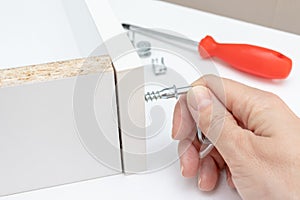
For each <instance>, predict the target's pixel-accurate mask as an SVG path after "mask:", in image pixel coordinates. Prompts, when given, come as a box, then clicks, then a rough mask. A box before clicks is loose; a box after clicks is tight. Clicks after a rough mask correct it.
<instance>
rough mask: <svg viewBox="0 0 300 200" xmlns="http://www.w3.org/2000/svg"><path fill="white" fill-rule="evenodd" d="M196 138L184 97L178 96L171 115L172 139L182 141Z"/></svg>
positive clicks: (193, 122)
mask: <svg viewBox="0 0 300 200" xmlns="http://www.w3.org/2000/svg"><path fill="white" fill-rule="evenodd" d="M195 136H196V124H195V121H194V120H193V118H192V116H191V114H190V112H189V109H188V107H187V99H186V95H182V96H180V98H179V100H178V101H177V103H176V105H175V109H174V113H173V127H172V138H173V139H175V140H183V139H186V138H189V137H191V138H190V139H193V138H194V137H195Z"/></svg>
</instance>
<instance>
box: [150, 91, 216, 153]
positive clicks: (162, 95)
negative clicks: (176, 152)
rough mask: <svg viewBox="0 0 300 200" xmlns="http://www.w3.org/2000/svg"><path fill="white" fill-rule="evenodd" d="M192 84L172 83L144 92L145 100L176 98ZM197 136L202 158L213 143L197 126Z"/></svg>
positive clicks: (184, 92) (211, 147)
mask: <svg viewBox="0 0 300 200" xmlns="http://www.w3.org/2000/svg"><path fill="white" fill-rule="evenodd" d="M192 87H193V86H185V87H178V88H177V87H176V85H173V86H172V87H169V88H164V89H162V90H160V91H152V92H147V93H146V94H145V101H146V102H149V101H154V100H159V99H170V98H176V99H178V98H179V96H180V95H182V94H186V93H187V92H188V91H189V90H190V89H191V88H192ZM197 137H198V139H199V141H200V142H201V143H202V145H201V149H200V152H199V156H200V158H204V157H205V156H207V155H208V154H209V152H210V151H211V150H212V149H213V148H214V146H213V144H212V143H211V142H210V141H209V139H207V138H206V137H205V135H203V134H202V132H201V130H200V129H199V128H198V127H197Z"/></svg>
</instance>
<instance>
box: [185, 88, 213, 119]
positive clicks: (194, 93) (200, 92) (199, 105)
mask: <svg viewBox="0 0 300 200" xmlns="http://www.w3.org/2000/svg"><path fill="white" fill-rule="evenodd" d="M187 103H188V106H189V108H190V112H191V114H192V115H193V117H194V119H195V120H197V118H198V115H199V111H202V110H204V109H205V108H207V107H208V106H209V105H211V103H212V99H211V96H210V94H209V90H208V89H207V88H206V87H203V86H195V87H193V88H192V89H191V90H190V91H189V92H188V94H187Z"/></svg>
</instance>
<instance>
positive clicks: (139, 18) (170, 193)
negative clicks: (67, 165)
mask: <svg viewBox="0 0 300 200" xmlns="http://www.w3.org/2000/svg"><path fill="white" fill-rule="evenodd" d="M111 3H112V6H113V8H114V10H115V11H116V14H117V16H118V17H119V18H120V20H121V21H126V22H130V23H133V24H137V25H142V26H146V27H156V28H164V29H170V30H173V31H176V32H179V33H182V34H184V35H186V36H188V37H190V38H193V39H195V40H200V39H201V38H202V37H204V36H205V35H206V34H210V35H212V36H214V37H215V38H216V39H217V40H218V41H222V42H242V43H251V44H256V45H261V46H265V47H269V48H272V49H276V50H278V51H280V52H282V53H284V54H286V55H288V56H289V57H291V58H292V59H293V62H294V68H293V70H292V73H291V75H290V76H289V78H288V79H287V80H285V81H266V80H262V79H259V78H255V77H252V76H248V75H246V74H244V73H241V72H237V71H236V70H233V69H231V68H228V67H225V66H220V65H218V66H217V67H218V70H219V73H220V74H221V75H222V76H224V77H228V78H232V79H234V80H237V81H240V82H243V83H246V84H248V85H251V86H255V87H258V88H261V89H264V90H268V91H271V92H274V93H276V94H278V95H279V96H281V97H282V98H283V99H284V100H285V101H286V102H287V103H288V105H289V106H290V107H291V108H292V109H293V111H294V112H296V113H297V114H298V115H299V114H300V107H299V104H298V100H299V99H300V93H299V92H297V91H298V90H299V85H300V79H299V78H298V74H299V73H300V71H299V70H300V69H299V68H298V66H299V64H300V58H299V56H298V55H299V53H298V52H297V49H299V47H300V37H299V36H297V35H293V34H289V33H285V32H280V31H276V30H272V29H268V28H264V27H260V26H256V25H252V24H248V23H244V22H240V21H236V20H231V19H227V18H224V17H219V16H215V15H211V14H207V13H203V12H200V11H196V10H192V9H187V8H183V7H180V6H175V5H171V4H167V3H163V2H159V1H148V0H144V1H141V0H127V1H123V0H111ZM99 6H101V5H100V4H99ZM18 53H19V54H21V52H18ZM41 198H43V199H238V197H237V195H236V193H235V192H234V191H232V190H230V189H229V188H228V187H227V185H226V183H225V181H224V180H223V181H221V184H220V186H219V188H218V189H217V190H216V191H214V192H212V193H209V194H207V193H202V192H199V191H198V190H197V186H196V181H195V180H194V179H184V178H182V177H181V175H180V170H179V166H178V163H175V164H173V165H172V166H170V167H168V168H166V169H164V170H161V171H158V172H156V173H151V174H145V175H131V176H124V175H118V176H113V177H106V178H103V179H99V180H93V181H88V182H82V183H76V184H72V185H66V186H61V187H56V188H49V189H44V190H40V191H35V192H30V193H25V194H19V195H14V196H10V197H5V198H2V199H3V200H12V199H14V200H17V199H25V200H26V199H41Z"/></svg>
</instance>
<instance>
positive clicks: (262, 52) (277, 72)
mask: <svg viewBox="0 0 300 200" xmlns="http://www.w3.org/2000/svg"><path fill="white" fill-rule="evenodd" d="M198 48H199V53H200V55H201V56H202V57H203V58H208V57H217V58H219V59H221V60H223V61H225V62H226V63H228V64H229V65H231V66H232V67H234V68H236V69H238V70H241V71H244V72H247V73H250V74H253V75H256V76H260V77H264V78H269V79H284V78H286V77H287V76H288V75H289V74H290V72H291V69H292V60H291V59H290V58H288V57H286V56H285V55H283V54H281V53H279V52H276V51H273V50H271V49H266V48H263V47H258V46H253V45H248V44H221V43H217V42H216V41H215V40H214V39H213V38H212V37H211V36H206V37H205V38H204V39H202V40H201V41H200V43H199V47H198Z"/></svg>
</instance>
